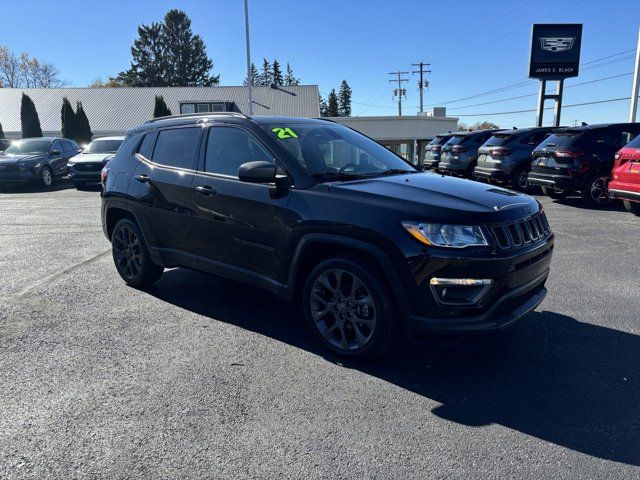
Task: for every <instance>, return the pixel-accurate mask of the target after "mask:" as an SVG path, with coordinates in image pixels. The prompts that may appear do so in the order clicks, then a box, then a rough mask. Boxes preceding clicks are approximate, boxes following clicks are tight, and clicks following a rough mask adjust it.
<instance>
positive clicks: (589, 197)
mask: <svg viewBox="0 0 640 480" xmlns="http://www.w3.org/2000/svg"><path fill="white" fill-rule="evenodd" d="M609 180H610V178H609V177H607V176H605V175H591V176H589V177H587V179H586V181H585V182H584V186H583V188H582V200H583V202H584V203H586V204H587V205H589V206H591V207H604V206H605V205H608V204H609V203H610V202H611V196H610V195H609V188H608V187H609Z"/></svg>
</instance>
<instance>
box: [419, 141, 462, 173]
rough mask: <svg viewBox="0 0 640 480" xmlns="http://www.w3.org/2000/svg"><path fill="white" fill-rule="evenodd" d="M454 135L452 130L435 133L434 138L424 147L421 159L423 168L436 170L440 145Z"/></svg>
mask: <svg viewBox="0 0 640 480" xmlns="http://www.w3.org/2000/svg"><path fill="white" fill-rule="evenodd" d="M454 135H455V133H452V132H449V133H441V134H440V135H436V136H435V138H434V139H433V140H431V141H430V142H429V144H428V145H427V147H426V152H425V156H424V160H423V161H422V169H423V170H435V171H437V170H438V164H439V163H440V153H441V150H442V146H443V145H444V144H445V143H447V142H448V141H449V139H451V137H453V136H454Z"/></svg>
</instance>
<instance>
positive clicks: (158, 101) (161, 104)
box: [153, 95, 172, 118]
mask: <svg viewBox="0 0 640 480" xmlns="http://www.w3.org/2000/svg"><path fill="white" fill-rule="evenodd" d="M169 115H172V113H171V110H169V107H167V104H166V102H165V101H164V98H163V97H162V95H156V98H155V105H154V106H153V118H158V117H168V116H169Z"/></svg>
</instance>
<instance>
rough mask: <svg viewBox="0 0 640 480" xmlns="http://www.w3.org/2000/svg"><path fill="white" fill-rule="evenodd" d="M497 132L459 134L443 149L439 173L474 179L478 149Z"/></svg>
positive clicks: (478, 131) (483, 131)
mask: <svg viewBox="0 0 640 480" xmlns="http://www.w3.org/2000/svg"><path fill="white" fill-rule="evenodd" d="M495 131H496V130H475V131H473V132H457V133H456V134H455V135H454V136H453V137H451V138H450V139H449V141H448V142H447V143H445V144H444V145H443V147H442V154H441V156H440V164H439V165H438V171H439V172H441V173H446V174H448V175H454V176H457V177H465V178H474V177H473V169H474V168H475V167H476V161H477V159H478V148H480V145H482V144H483V143H484V142H486V141H487V140H489V137H491V135H492V134H493V132H495Z"/></svg>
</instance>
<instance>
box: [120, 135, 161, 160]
mask: <svg viewBox="0 0 640 480" xmlns="http://www.w3.org/2000/svg"><path fill="white" fill-rule="evenodd" d="M143 135H144V134H143V133H135V134H133V135H131V136H129V137H127V138H125V139H124V141H123V142H122V145H120V148H119V149H118V153H117V154H116V157H118V158H120V157H132V156H133V155H134V154H135V153H136V152H137V151H138V147H139V146H140V143H141V142H142V137H143ZM150 136H152V135H147V137H150Z"/></svg>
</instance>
